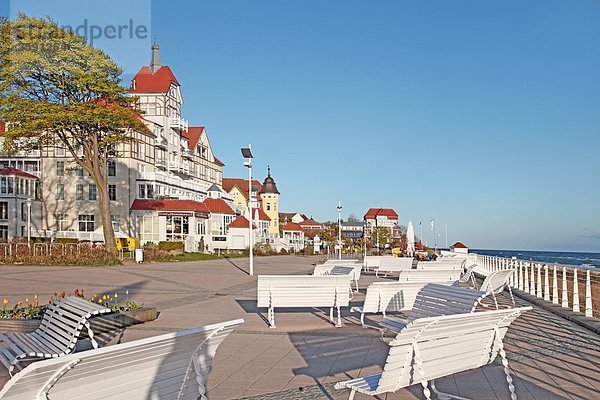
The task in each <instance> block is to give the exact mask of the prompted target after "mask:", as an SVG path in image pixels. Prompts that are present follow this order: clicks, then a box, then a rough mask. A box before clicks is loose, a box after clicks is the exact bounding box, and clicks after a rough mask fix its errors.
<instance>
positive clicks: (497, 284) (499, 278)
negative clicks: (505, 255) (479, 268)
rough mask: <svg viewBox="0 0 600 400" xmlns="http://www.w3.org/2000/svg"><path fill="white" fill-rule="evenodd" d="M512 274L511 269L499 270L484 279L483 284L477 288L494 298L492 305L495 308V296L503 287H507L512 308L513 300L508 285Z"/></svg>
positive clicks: (496, 303)
mask: <svg viewBox="0 0 600 400" xmlns="http://www.w3.org/2000/svg"><path fill="white" fill-rule="evenodd" d="M513 274H514V270H512V269H501V270H498V271H494V272H491V273H490V274H489V275H488V276H486V277H485V279H484V280H483V283H482V284H481V286H480V287H479V290H482V291H484V292H487V293H491V294H492V296H493V297H494V304H495V305H496V308H498V302H497V301H496V295H497V294H499V293H501V292H502V291H503V290H504V288H505V287H508V292H509V293H510V298H511V300H512V303H513V306H514V305H515V298H514V296H513V293H512V289H511V288H510V285H509V284H508V280H509V279H510V277H511V276H512V275H513Z"/></svg>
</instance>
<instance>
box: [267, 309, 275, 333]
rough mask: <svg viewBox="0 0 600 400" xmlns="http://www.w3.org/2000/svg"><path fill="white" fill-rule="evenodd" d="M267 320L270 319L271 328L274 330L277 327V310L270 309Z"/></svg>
mask: <svg viewBox="0 0 600 400" xmlns="http://www.w3.org/2000/svg"><path fill="white" fill-rule="evenodd" d="M267 318H268V319H269V328H271V329H274V328H276V326H275V308H274V307H269V311H268V312H267Z"/></svg>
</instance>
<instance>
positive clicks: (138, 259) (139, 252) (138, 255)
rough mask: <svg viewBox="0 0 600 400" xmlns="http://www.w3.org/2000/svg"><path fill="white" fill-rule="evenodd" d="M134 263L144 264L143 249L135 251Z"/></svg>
mask: <svg viewBox="0 0 600 400" xmlns="http://www.w3.org/2000/svg"><path fill="white" fill-rule="evenodd" d="M135 262H136V263H138V264H139V263H143V262H144V249H135Z"/></svg>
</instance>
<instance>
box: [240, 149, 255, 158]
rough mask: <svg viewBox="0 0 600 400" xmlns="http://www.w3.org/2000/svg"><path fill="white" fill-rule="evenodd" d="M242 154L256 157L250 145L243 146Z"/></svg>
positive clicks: (246, 156)
mask: <svg viewBox="0 0 600 400" xmlns="http://www.w3.org/2000/svg"><path fill="white" fill-rule="evenodd" d="M242 156H243V157H244V158H254V157H253V156H252V149H251V148H250V147H243V148H242Z"/></svg>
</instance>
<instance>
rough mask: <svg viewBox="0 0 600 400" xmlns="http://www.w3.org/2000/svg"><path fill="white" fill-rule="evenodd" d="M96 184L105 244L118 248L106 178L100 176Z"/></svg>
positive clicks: (110, 247)
mask: <svg viewBox="0 0 600 400" xmlns="http://www.w3.org/2000/svg"><path fill="white" fill-rule="evenodd" d="M96 186H97V190H98V208H99V209H100V219H101V220H102V231H103V232H104V245H105V246H106V248H107V249H108V250H116V249H117V244H116V243H115V231H114V230H113V226H112V219H111V216H110V201H109V199H108V185H107V182H106V178H104V177H98V179H97V182H96Z"/></svg>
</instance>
